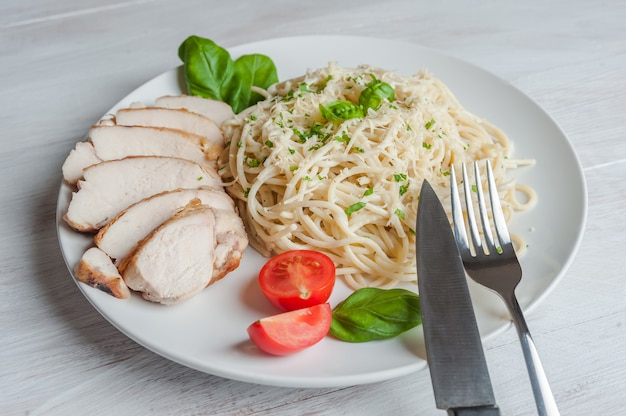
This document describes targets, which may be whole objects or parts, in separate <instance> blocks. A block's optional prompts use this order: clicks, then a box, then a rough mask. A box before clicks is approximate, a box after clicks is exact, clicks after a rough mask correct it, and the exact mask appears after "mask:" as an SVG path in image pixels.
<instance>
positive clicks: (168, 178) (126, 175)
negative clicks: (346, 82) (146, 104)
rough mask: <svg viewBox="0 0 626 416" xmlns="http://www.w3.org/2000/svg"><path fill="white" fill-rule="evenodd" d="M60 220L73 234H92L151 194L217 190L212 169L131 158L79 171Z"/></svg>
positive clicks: (177, 160) (153, 158)
mask: <svg viewBox="0 0 626 416" xmlns="http://www.w3.org/2000/svg"><path fill="white" fill-rule="evenodd" d="M83 178H84V179H83V180H80V181H78V183H77V185H78V192H74V193H73V194H72V199H71V201H70V203H69V206H68V209H67V212H66V214H65V216H64V217H63V218H64V220H65V221H66V222H67V223H68V224H69V225H70V226H71V227H72V228H74V229H76V230H77V231H95V230H98V229H100V228H102V227H103V226H104V225H106V224H107V223H108V222H109V221H110V220H111V219H113V218H114V217H115V216H116V215H117V214H118V213H120V212H121V211H122V210H124V209H125V208H127V207H128V206H130V205H131V204H134V203H135V202H138V201H141V200H142V199H144V198H147V197H149V196H151V195H155V194H157V193H160V192H164V191H171V190H174V189H178V188H199V187H205V186H206V187H212V188H221V180H220V177H219V175H218V174H217V172H215V170H213V169H210V168H208V167H203V166H200V165H199V164H197V163H194V162H191V161H189V160H185V159H180V158H174V157H161V156H131V157H127V158H124V159H119V160H110V161H105V162H100V163H98V164H96V165H92V166H90V167H88V168H87V169H85V170H84V171H83Z"/></svg>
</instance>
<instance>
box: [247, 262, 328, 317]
mask: <svg viewBox="0 0 626 416" xmlns="http://www.w3.org/2000/svg"><path fill="white" fill-rule="evenodd" d="M259 284H260V285H261V290H263V293H264V294H265V296H266V297H267V299H268V300H269V301H270V302H272V304H274V305H275V306H276V307H278V308H280V309H282V310H284V311H293V310H296V309H302V308H306V307H309V306H313V305H318V304H320V303H324V302H326V301H327V300H328V298H329V297H330V294H331V292H332V291H333V287H334V286H335V263H333V261H332V260H331V259H330V257H328V256H327V255H325V254H324V253H320V252H319V251H313V250H290V251H286V252H284V253H281V254H279V255H277V256H275V257H272V258H271V259H269V260H268V261H267V263H265V265H264V266H263V267H262V268H261V271H260V272H259Z"/></svg>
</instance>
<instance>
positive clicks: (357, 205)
mask: <svg viewBox="0 0 626 416" xmlns="http://www.w3.org/2000/svg"><path fill="white" fill-rule="evenodd" d="M365 205H367V203H366V202H362V201H360V202H357V203H355V204H352V205H350V206H349V207H348V208H346V211H345V212H346V215H347V216H348V217H349V216H350V215H352V214H354V213H355V212H357V211H358V210H360V209H363V207H365Z"/></svg>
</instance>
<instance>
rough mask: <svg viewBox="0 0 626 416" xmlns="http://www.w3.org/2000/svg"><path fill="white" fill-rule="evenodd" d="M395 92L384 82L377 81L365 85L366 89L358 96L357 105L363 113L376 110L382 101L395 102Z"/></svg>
mask: <svg viewBox="0 0 626 416" xmlns="http://www.w3.org/2000/svg"><path fill="white" fill-rule="evenodd" d="M395 95H396V94H395V91H394V90H393V87H392V86H391V85H389V84H387V83H386V82H382V81H379V80H377V79H375V80H373V81H371V82H370V83H368V84H367V87H366V88H365V89H364V90H363V91H361V94H360V95H359V105H360V106H361V107H362V108H363V113H367V110H368V109H369V108H371V109H372V110H378V108H380V105H381V104H382V102H383V100H384V99H387V100H389V101H393V100H395Z"/></svg>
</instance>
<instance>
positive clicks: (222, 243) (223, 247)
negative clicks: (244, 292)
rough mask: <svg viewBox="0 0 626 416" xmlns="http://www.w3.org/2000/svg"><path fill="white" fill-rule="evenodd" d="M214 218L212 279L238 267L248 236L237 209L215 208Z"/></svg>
mask: <svg viewBox="0 0 626 416" xmlns="http://www.w3.org/2000/svg"><path fill="white" fill-rule="evenodd" d="M213 206H214V205H213ZM215 218H216V220H215V240H216V242H217V245H216V246H215V254H214V257H215V260H214V262H213V267H214V269H213V281H216V280H219V279H221V278H222V277H224V276H226V275H227V274H228V273H230V272H231V271H233V270H235V269H236V268H237V267H239V264H240V262H241V257H242V256H243V252H244V251H245V249H246V247H248V236H247V234H246V230H245V228H244V225H243V221H242V220H241V217H240V216H239V215H238V214H237V211H235V210H234V209H218V208H216V209H215Z"/></svg>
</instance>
